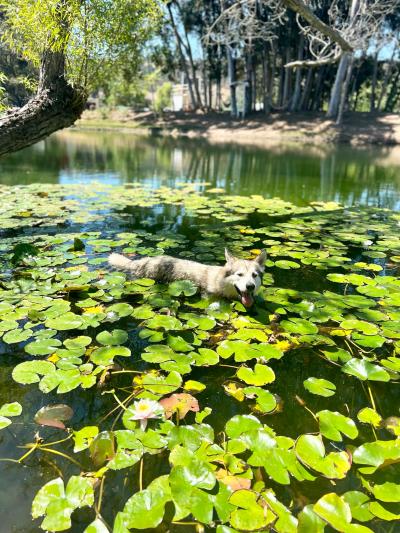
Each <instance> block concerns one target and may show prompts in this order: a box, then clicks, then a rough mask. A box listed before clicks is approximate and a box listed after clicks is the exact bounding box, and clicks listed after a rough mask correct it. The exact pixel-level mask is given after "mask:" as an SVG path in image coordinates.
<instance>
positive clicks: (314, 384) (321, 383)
mask: <svg viewBox="0 0 400 533" xmlns="http://www.w3.org/2000/svg"><path fill="white" fill-rule="evenodd" d="M303 385H304V388H305V389H306V390H308V392H311V394H317V395H318V396H325V397H329V396H333V395H334V394H335V391H336V385H335V384H334V383H332V382H331V381H328V380H327V379H321V378H307V379H306V380H305V381H303Z"/></svg>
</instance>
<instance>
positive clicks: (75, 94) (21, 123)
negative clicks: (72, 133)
mask: <svg viewBox="0 0 400 533" xmlns="http://www.w3.org/2000/svg"><path fill="white" fill-rule="evenodd" d="M64 66H65V58H64V54H63V53H62V52H53V51H47V52H45V53H44V55H43V59H42V66H41V75H40V81H39V89H38V92H37V94H36V96H34V97H33V98H31V100H29V102H28V103H27V104H26V105H24V106H23V107H22V108H20V109H17V110H16V111H14V112H13V113H11V114H8V115H6V116H5V117H3V118H1V119H0V155H4V154H6V153H9V152H16V151H17V150H21V149H22V148H25V147H27V146H30V145H32V144H34V143H36V142H38V141H41V140H42V139H44V138H46V137H48V136H49V135H50V134H51V133H54V132H55V131H57V130H59V129H62V128H67V127H68V126H71V125H72V124H74V122H75V121H76V120H77V119H78V118H79V117H80V115H81V113H82V111H83V109H84V107H85V103H86V99H87V97H86V94H85V91H84V90H83V89H77V88H75V87H72V85H70V84H69V83H68V82H67V80H66V79H65V77H64Z"/></svg>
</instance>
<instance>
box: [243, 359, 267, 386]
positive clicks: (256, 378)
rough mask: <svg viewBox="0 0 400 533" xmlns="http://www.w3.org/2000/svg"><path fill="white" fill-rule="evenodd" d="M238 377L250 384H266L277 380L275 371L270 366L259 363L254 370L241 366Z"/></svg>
mask: <svg viewBox="0 0 400 533" xmlns="http://www.w3.org/2000/svg"><path fill="white" fill-rule="evenodd" d="M236 375H237V377H238V378H239V379H241V380H242V381H244V382H245V383H248V384H250V385H266V384H267V383H272V382H273V381H274V380H275V373H274V371H273V370H272V368H270V367H269V366H266V365H261V364H259V363H257V364H256V365H255V367H254V370H252V369H251V368H247V367H245V366H241V367H240V368H239V370H238V371H237V373H236Z"/></svg>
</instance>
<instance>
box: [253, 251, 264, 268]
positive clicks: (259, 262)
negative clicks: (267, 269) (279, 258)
mask: <svg viewBox="0 0 400 533" xmlns="http://www.w3.org/2000/svg"><path fill="white" fill-rule="evenodd" d="M266 260H267V251H266V250H261V253H260V255H259V256H258V257H256V258H255V259H254V261H255V262H256V263H258V264H259V265H260V266H262V267H263V266H264V263H265V261H266Z"/></svg>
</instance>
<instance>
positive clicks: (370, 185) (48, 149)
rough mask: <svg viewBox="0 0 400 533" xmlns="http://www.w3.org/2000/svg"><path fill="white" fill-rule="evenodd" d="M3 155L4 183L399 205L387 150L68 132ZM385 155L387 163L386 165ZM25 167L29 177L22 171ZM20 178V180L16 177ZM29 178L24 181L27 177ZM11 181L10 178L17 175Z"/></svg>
mask: <svg viewBox="0 0 400 533" xmlns="http://www.w3.org/2000/svg"><path fill="white" fill-rule="evenodd" d="M23 154H24V156H23V157H22V156H21V155H20V154H18V155H14V156H10V157H8V158H6V159H4V160H3V161H2V166H1V170H2V182H3V183H12V182H13V180H15V178H16V179H17V180H18V182H20V183H21V182H24V181H25V182H28V181H57V180H58V177H59V175H60V174H61V173H62V176H63V181H64V182H66V181H67V182H68V180H76V179H83V180H84V179H93V178H96V179H99V180H107V179H108V180H110V179H111V177H112V178H114V182H115V181H121V182H135V181H139V182H142V183H145V184H147V185H149V186H151V187H160V186H163V185H165V186H170V187H171V186H174V185H175V183H176V182H178V181H186V182H190V183H193V184H198V185H199V187H200V188H202V185H201V184H203V183H204V182H208V183H210V185H211V186H212V187H223V188H225V189H226V191H227V192H228V193H230V194H262V195H264V196H280V197H282V198H284V199H286V200H289V201H292V202H294V203H307V202H309V201H312V200H324V201H327V200H336V201H338V202H341V203H344V204H347V205H350V204H354V203H362V204H366V203H368V204H373V205H379V206H386V207H396V204H397V199H396V196H397V192H398V191H399V188H400V182H399V180H397V179H396V175H397V173H398V167H399V166H400V163H399V162H397V159H396V158H393V161H391V160H390V155H391V152H390V150H389V149H383V148H374V149H370V148H369V149H368V150H365V149H355V148H350V147H345V146H339V147H337V148H330V149H327V148H326V149H325V150H322V149H319V148H315V147H307V146H304V145H300V146H295V145H294V146H290V147H284V146H280V147H271V148H269V149H262V148H254V147H249V146H241V145H224V144H214V145H213V144H210V143H208V142H207V141H206V140H193V139H173V138H171V137H159V138H155V137H139V136H136V135H124V134H120V133H110V132H103V133H85V132H74V131H66V132H64V133H62V134H60V135H57V136H56V137H52V138H50V139H49V140H48V141H46V143H42V144H41V145H37V146H35V147H32V148H30V149H28V150H26V151H25V152H24V153H23ZM385 160H387V161H388V163H389V164H386V165H385ZM28 171H29V172H30V174H28V175H26V176H25V174H24V172H28ZM21 176H23V177H24V180H21ZM25 178H26V179H25ZM14 182H15V181H14Z"/></svg>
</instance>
